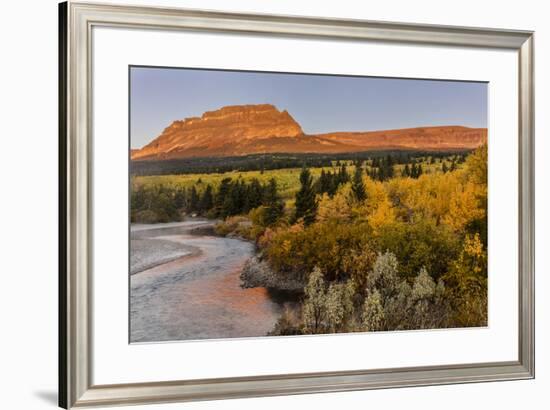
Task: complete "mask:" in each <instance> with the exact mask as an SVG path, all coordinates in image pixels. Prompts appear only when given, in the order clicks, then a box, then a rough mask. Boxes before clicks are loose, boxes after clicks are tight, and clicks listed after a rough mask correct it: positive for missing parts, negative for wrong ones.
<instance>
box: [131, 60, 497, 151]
mask: <svg viewBox="0 0 550 410" xmlns="http://www.w3.org/2000/svg"><path fill="white" fill-rule="evenodd" d="M130 84H131V89H130V104H131V112H130V127H131V128H130V132H131V146H132V148H139V147H142V146H143V145H145V144H147V143H148V142H150V141H151V140H153V139H154V138H156V137H157V136H159V134H160V133H161V132H162V130H163V129H164V128H166V127H167V126H168V125H170V124H171V123H172V121H174V120H182V119H184V118H187V117H197V116H200V115H202V113H204V112H205V111H212V110H216V109H218V108H221V107H223V106H226V105H240V104H263V103H269V104H273V105H275V106H276V107H277V108H278V109H279V110H287V111H288V112H289V113H290V114H291V115H292V116H293V117H294V119H295V120H296V121H298V123H299V124H300V125H301V126H302V129H303V130H304V132H305V133H306V134H317V133H325V132H332V131H374V130H385V129H396V128H408V127H419V126H434V125H464V126H467V127H487V108H488V107H487V105H488V103H487V98H488V97H487V92H488V90H487V83H484V82H459V81H432V80H413V79H392V78H378V77H347V76H346V77H344V76H328V75H311V74H281V73H261V72H243V71H216V70H197V69H180V68H177V69H176V68H152V67H132V68H131V69H130Z"/></svg>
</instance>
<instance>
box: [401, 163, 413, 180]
mask: <svg viewBox="0 0 550 410" xmlns="http://www.w3.org/2000/svg"><path fill="white" fill-rule="evenodd" d="M401 176H402V177H410V176H411V169H410V168H409V164H405V168H403V171H401Z"/></svg>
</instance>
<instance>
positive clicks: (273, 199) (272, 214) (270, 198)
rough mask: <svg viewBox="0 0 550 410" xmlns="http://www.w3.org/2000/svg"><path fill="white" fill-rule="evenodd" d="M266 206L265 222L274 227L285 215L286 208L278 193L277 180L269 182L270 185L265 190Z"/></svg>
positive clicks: (272, 179) (273, 179)
mask: <svg viewBox="0 0 550 410" xmlns="http://www.w3.org/2000/svg"><path fill="white" fill-rule="evenodd" d="M264 205H265V207H266V209H265V217H264V222H265V224H266V225H267V226H270V225H274V224H275V223H276V222H277V221H278V220H279V218H280V217H281V216H282V215H283V210H284V206H285V204H284V202H283V201H282V200H281V198H280V197H279V194H278V193H277V181H276V180H275V178H271V179H270V180H269V184H268V185H267V187H266V189H265V198H264Z"/></svg>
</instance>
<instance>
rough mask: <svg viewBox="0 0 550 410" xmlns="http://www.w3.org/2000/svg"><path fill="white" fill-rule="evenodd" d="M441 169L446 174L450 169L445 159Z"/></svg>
mask: <svg viewBox="0 0 550 410" xmlns="http://www.w3.org/2000/svg"><path fill="white" fill-rule="evenodd" d="M441 171H443V173H444V174H446V173H447V172H448V171H449V169H448V168H447V163H446V162H445V161H443V165H442V166H441Z"/></svg>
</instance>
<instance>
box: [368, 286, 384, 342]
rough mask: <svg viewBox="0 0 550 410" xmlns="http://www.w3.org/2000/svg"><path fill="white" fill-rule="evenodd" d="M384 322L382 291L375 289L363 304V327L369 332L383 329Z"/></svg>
mask: <svg viewBox="0 0 550 410" xmlns="http://www.w3.org/2000/svg"><path fill="white" fill-rule="evenodd" d="M383 323H384V308H383V307H382V298H381V296H380V292H378V290H377V289H375V290H374V291H373V292H372V293H370V294H369V296H367V298H366V299H365V304H364V306H363V327H364V328H365V330H366V331H367V332H373V331H376V330H382V326H383Z"/></svg>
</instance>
